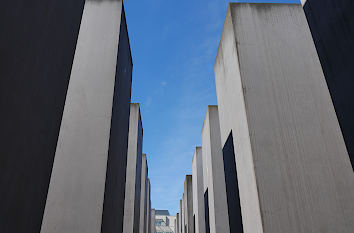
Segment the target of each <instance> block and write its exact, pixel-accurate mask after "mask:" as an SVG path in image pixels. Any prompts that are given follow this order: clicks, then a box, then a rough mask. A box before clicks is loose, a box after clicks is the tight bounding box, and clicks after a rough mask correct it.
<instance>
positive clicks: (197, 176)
mask: <svg viewBox="0 0 354 233" xmlns="http://www.w3.org/2000/svg"><path fill="white" fill-rule="evenodd" d="M192 179H193V215H194V216H195V231H196V233H200V232H203V233H204V232H205V216H204V212H205V210H204V185H203V154H202V148H201V147H196V149H195V152H194V156H193V162H192Z"/></svg>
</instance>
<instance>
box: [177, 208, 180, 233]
mask: <svg viewBox="0 0 354 233" xmlns="http://www.w3.org/2000/svg"><path fill="white" fill-rule="evenodd" d="M179 216H180V215H179V213H177V214H176V233H180V229H181V227H180V225H179V224H180V221H181V220H180V217H179Z"/></svg>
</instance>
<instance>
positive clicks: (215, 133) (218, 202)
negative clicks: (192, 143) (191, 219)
mask: <svg viewBox="0 0 354 233" xmlns="http://www.w3.org/2000/svg"><path fill="white" fill-rule="evenodd" d="M202 154H203V177H204V184H203V185H204V192H205V191H206V190H208V199H209V201H208V203H209V224H210V232H211V233H218V232H225V233H228V232H230V229H229V218H228V210H227V199H226V187H225V177H224V163H223V157H222V150H221V138H220V125H219V114H218V107H217V106H208V109H207V113H206V116H205V120H204V125H203V129H202Z"/></svg>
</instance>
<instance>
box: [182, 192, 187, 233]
mask: <svg viewBox="0 0 354 233" xmlns="http://www.w3.org/2000/svg"><path fill="white" fill-rule="evenodd" d="M186 211H187V204H186V194H185V193H183V196H182V233H187V227H186V225H187V221H186Z"/></svg>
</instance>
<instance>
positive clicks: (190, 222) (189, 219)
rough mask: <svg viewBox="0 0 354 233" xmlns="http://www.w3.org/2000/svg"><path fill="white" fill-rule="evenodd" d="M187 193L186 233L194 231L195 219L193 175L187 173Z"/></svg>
mask: <svg viewBox="0 0 354 233" xmlns="http://www.w3.org/2000/svg"><path fill="white" fill-rule="evenodd" d="M184 194H185V198H184V201H185V205H184V206H185V217H184V219H185V223H184V224H185V233H194V219H193V184H192V175H186V179H185V181H184Z"/></svg>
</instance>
